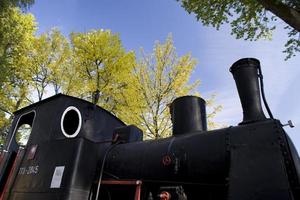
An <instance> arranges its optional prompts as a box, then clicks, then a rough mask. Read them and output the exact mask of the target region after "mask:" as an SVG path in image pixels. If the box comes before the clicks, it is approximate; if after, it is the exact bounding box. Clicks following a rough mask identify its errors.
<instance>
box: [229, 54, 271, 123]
mask: <svg viewBox="0 0 300 200" xmlns="http://www.w3.org/2000/svg"><path fill="white" fill-rule="evenodd" d="M259 67H260V63H259V60H257V59H255V58H243V59H240V60H238V61H236V62H235V63H234V64H233V65H232V66H231V68H230V72H231V73H232V75H233V77H234V80H235V83H236V87H237V90H238V93H239V96H240V100H241V104H242V108H243V115H244V117H243V121H242V122H241V123H240V124H246V123H251V122H255V121H260V120H265V119H266V117H265V115H264V113H263V110H262V107H261V101H260V91H259V83H258V69H259Z"/></svg>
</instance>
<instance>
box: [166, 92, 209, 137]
mask: <svg viewBox="0 0 300 200" xmlns="http://www.w3.org/2000/svg"><path fill="white" fill-rule="evenodd" d="M205 104H206V103H205V100H204V99H202V98H200V97H196V96H183V97H179V98H177V99H175V100H174V101H173V102H172V104H171V105H170V112H171V118H172V122H173V135H182V134H185V133H188V132H193V131H206V130H207V122H206V108H205Z"/></svg>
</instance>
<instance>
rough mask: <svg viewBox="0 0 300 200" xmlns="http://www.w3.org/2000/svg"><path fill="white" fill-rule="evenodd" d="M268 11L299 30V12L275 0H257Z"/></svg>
mask: <svg viewBox="0 0 300 200" xmlns="http://www.w3.org/2000/svg"><path fill="white" fill-rule="evenodd" d="M258 2H259V3H260V4H261V5H262V6H263V7H264V8H265V9H266V10H268V11H270V12H272V13H273V14H274V15H276V16H277V17H279V18H280V19H282V20H283V21H284V22H285V23H287V24H288V25H290V26H291V27H293V28H294V29H296V30H297V31H298V32H300V12H299V11H298V10H296V9H294V8H291V7H289V6H287V5H285V4H283V3H281V2H279V1H277V0H258Z"/></svg>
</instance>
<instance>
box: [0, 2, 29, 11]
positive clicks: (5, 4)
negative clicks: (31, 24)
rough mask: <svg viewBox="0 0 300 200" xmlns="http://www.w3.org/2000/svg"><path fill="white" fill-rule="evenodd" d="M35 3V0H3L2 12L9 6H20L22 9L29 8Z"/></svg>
mask: <svg viewBox="0 0 300 200" xmlns="http://www.w3.org/2000/svg"><path fill="white" fill-rule="evenodd" d="M33 3H34V0H1V1H0V12H2V11H3V10H5V9H7V8H9V7H19V8H21V9H27V8H28V7H29V6H31V5H32V4H33Z"/></svg>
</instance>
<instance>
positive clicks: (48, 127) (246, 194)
mask: <svg viewBox="0 0 300 200" xmlns="http://www.w3.org/2000/svg"><path fill="white" fill-rule="evenodd" d="M244 61H245V60H244ZM244 61H242V62H238V63H239V64H235V65H234V66H237V65H240V64H241V63H242V65H246V67H240V66H239V67H235V68H232V70H231V71H232V72H233V75H234V77H235V80H236V81H237V87H238V90H239V94H240V97H241V103H242V106H243V109H244V120H243V123H241V124H240V125H238V126H232V127H228V128H223V129H219V130H212V131H206V119H205V118H203V116H205V114H203V113H205V107H204V108H203V105H204V104H205V102H204V103H203V102H202V101H203V100H202V99H199V98H197V97H183V98H181V99H180V98H179V99H177V100H175V102H174V103H173V104H172V105H171V110H172V120H173V122H174V123H175V124H176V126H174V135H173V136H172V137H169V138H165V139H160V140H155V141H141V132H140V130H139V129H137V128H135V127H133V126H125V124H124V123H123V122H121V121H120V120H119V119H117V118H116V117H115V116H113V115H111V114H110V113H108V112H107V111H105V110H103V109H102V108H100V107H98V106H95V105H93V104H91V103H88V102H86V101H83V100H80V99H77V98H74V97H69V96H65V95H57V96H54V97H51V98H49V99H47V100H44V101H41V102H39V103H36V104H33V105H31V106H29V107H26V108H24V109H22V110H20V111H17V112H16V113H15V118H14V121H13V122H12V127H11V130H10V134H9V137H8V140H7V143H6V145H5V147H4V149H5V150H6V151H5V152H2V153H1V160H0V175H1V176H0V181H1V183H2V184H3V185H1V187H2V188H0V189H1V190H0V191H1V192H2V193H1V194H0V199H1V200H2V199H5V200H41V199H43V200H90V199H95V196H96V194H97V189H98V182H99V178H101V179H102V180H105V181H108V180H118V181H122V180H141V181H142V183H143V184H142V193H141V199H143V200H148V199H159V198H158V197H157V194H158V193H160V192H161V191H163V190H167V189H168V188H169V189H170V193H172V194H176V195H177V196H182V197H185V196H186V197H187V199H189V200H191V199H192V200H197V199H210V200H214V199H228V200H248V199H249V200H250V199H264V200H276V199H278V200H279V199H280V200H282V199H284V200H295V199H300V161H299V156H298V153H297V151H296V149H295V147H294V146H293V144H292V142H291V140H290V139H289V137H288V136H287V134H286V133H285V131H284V130H283V128H282V125H281V123H280V122H279V121H278V120H275V119H266V118H265V117H264V115H263V113H262V110H261V105H260V100H259V98H260V97H259V96H260V95H259V90H257V87H258V83H257V82H255V78H254V77H255V76H257V73H256V70H257V69H256V66H257V64H255V63H257V62H255V61H253V60H251V59H250V60H249V59H248V60H246V63H248V64H245V62H244ZM249 63H250V64H249ZM253 63H254V64H253ZM249 74H251V75H250V76H251V77H248V76H249ZM241 77H243V78H241ZM245 80H247V81H246V82H243V81H245ZM253 81H254V83H253ZM247 91H248V92H247ZM258 101H259V102H258ZM68 110H71V111H70V112H69V114H70V115H68V114H65V113H68ZM77 112H78V113H80V115H78V116H76V113H77ZM28 113H29V114H28ZM32 113H34V115H33V114H32ZM33 116H34V117H33ZM64 116H65V118H67V117H70V116H71V118H68V119H66V121H64V120H65V118H64ZM72 117H75V118H76V120H75V121H76V123H79V121H80V122H81V123H80V124H78V128H77V129H78V130H79V131H78V132H76V130H77V129H76V127H77V124H76V123H69V121H70V119H72ZM25 119H26V120H25ZM22 121H25V122H27V123H28V124H30V123H31V124H32V132H31V135H30V139H29V141H28V143H27V146H26V147H25V148H24V149H21V148H19V146H18V145H17V143H16V141H15V133H16V130H17V128H18V127H19V126H20V122H22ZM71 121H72V120H71ZM181 121H182V122H183V123H182V124H181V123H180V122H181ZM69 124H72V126H75V128H74V127H73V128H72V127H71V128H69V127H68V126H69ZM62 126H63V127H64V126H67V127H66V130H72V131H74V134H73V132H71V133H68V132H67V135H66V134H63V131H62V130H63V129H62V128H61V127H62ZM68 134H69V135H68ZM102 166H103V170H102ZM130 187H132V186H124V187H123V186H107V185H103V186H101V188H100V198H99V199H101V200H104V199H129V197H128V195H129V196H130V195H131V194H133V193H134V192H132V188H130ZM174 191H175V192H174ZM178 191H179V192H178ZM126 195H127V196H126ZM176 195H175V196H176ZM174 198H175V197H174V195H173V199H172V198H171V199H172V200H174ZM178 198H179V197H178Z"/></svg>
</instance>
